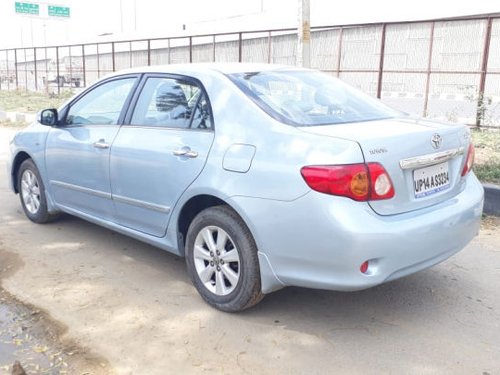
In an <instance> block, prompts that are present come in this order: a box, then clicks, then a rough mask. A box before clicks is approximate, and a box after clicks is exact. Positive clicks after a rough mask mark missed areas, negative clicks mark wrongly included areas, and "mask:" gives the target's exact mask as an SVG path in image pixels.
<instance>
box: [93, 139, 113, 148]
mask: <svg viewBox="0 0 500 375" xmlns="http://www.w3.org/2000/svg"><path fill="white" fill-rule="evenodd" d="M93 145H94V147H95V148H101V149H106V148H109V147H110V146H111V145H110V144H109V143H106V141H105V140H104V139H99V140H98V141H97V142H94V143H93Z"/></svg>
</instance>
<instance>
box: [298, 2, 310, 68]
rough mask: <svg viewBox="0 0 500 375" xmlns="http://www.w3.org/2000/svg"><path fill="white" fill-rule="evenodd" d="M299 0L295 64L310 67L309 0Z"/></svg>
mask: <svg viewBox="0 0 500 375" xmlns="http://www.w3.org/2000/svg"><path fill="white" fill-rule="evenodd" d="M298 1H299V14H298V18H299V27H298V30H297V31H298V36H299V37H298V41H297V66H302V67H304V68H310V67H311V12H310V10H311V7H310V0H298Z"/></svg>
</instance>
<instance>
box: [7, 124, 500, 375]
mask: <svg viewBox="0 0 500 375" xmlns="http://www.w3.org/2000/svg"><path fill="white" fill-rule="evenodd" d="M6 137H7V131H6V130H5V129H2V128H0V159H2V158H4V157H5V151H6V150H5V146H6V141H5V140H6ZM5 181H6V172H5V162H4V161H3V160H0V224H1V225H0V265H2V264H3V265H5V264H6V262H9V265H12V268H11V269H10V271H9V272H8V273H7V274H6V275H4V277H3V278H2V280H1V282H2V286H3V288H4V289H6V290H7V291H8V292H9V293H11V294H12V295H14V296H15V297H17V298H18V299H20V300H22V301H25V302H27V303H30V304H33V305H34V306H36V307H37V308H39V309H41V310H43V311H46V312H47V314H49V315H50V316H51V318H52V319H53V320H54V321H56V322H58V323H59V324H60V325H61V326H64V327H66V328H65V329H64V330H62V331H61V335H62V339H70V340H72V341H73V342H75V343H77V344H78V345H80V346H81V347H86V348H89V350H90V351H91V352H92V353H94V354H95V355H97V356H100V357H102V358H104V359H105V360H107V361H108V363H109V364H110V367H111V368H113V369H114V372H116V373H118V374H174V373H175V374H178V373H183V374H189V373H215V374H240V373H241V374H244V373H249V374H328V373H335V374H381V373H384V374H402V373H404V374H478V375H488V374H490V375H493V374H500V287H499V286H500V227H498V224H499V221H498V220H497V221H495V220H488V221H487V223H486V225H484V228H483V229H482V231H481V233H480V235H479V236H478V237H477V238H476V239H475V240H474V241H473V242H472V243H471V244H470V245H469V246H468V247H467V248H466V249H465V250H464V251H462V252H461V253H459V254H457V255H456V256H454V257H452V258H451V259H449V260H447V261H446V262H444V263H442V264H440V265H438V266H435V267H433V268H431V269H429V270H426V271H423V272H420V273H418V274H415V275H412V276H409V277H407V278H404V279H401V280H397V281H394V282H391V283H388V284H385V285H382V286H379V287H376V288H372V289H369V290H365V291H361V292H355V293H338V292H330V291H318V290H308V289H299V288H287V289H283V290H281V291H278V292H275V293H273V294H271V295H268V296H267V297H266V298H265V299H264V300H263V301H262V302H261V303H260V304H259V305H258V306H256V307H255V308H253V309H251V310H249V311H246V312H244V313H240V314H226V313H221V312H219V311H217V310H214V309H212V308H210V307H209V306H207V305H206V304H205V303H203V302H202V300H201V298H200V297H199V296H198V294H197V293H196V291H195V289H194V287H193V286H192V285H191V283H190V281H189V278H188V276H187V273H186V270H185V265H184V261H183V259H180V258H177V257H175V256H172V255H170V254H168V253H166V252H163V251H161V250H158V249H156V248H153V247H151V246H148V245H145V244H142V243H140V242H138V241H135V240H132V239H130V238H127V237H124V236H122V235H119V234H115V233H113V232H111V231H109V230H106V229H103V228H100V227H98V226H96V225H93V224H89V223H87V222H85V221H82V220H80V219H76V218H72V217H69V216H64V217H62V218H61V219H60V220H59V221H57V222H55V223H52V224H48V225H36V224H33V223H31V222H29V221H28V220H27V219H26V218H25V217H24V215H23V214H22V210H21V207H20V204H19V200H18V197H17V196H15V195H13V194H12V193H11V192H10V191H9V190H8V189H7V188H6V184H5ZM401 247H402V250H404V244H401ZM0 268H1V267H0ZM0 277H1V276H0ZM1 356H2V354H1V353H0V357H1ZM102 371H103V372H111V370H109V369H103V370H102Z"/></svg>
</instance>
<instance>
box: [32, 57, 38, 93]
mask: <svg viewBox="0 0 500 375" xmlns="http://www.w3.org/2000/svg"><path fill="white" fill-rule="evenodd" d="M36 61H37V60H36V47H33V65H34V69H33V70H34V72H35V91H38V74H37V73H38V72H37V69H36Z"/></svg>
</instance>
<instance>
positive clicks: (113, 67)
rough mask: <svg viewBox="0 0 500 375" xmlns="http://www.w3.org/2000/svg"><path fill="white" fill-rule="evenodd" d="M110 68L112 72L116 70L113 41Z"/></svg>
mask: <svg viewBox="0 0 500 375" xmlns="http://www.w3.org/2000/svg"><path fill="white" fill-rule="evenodd" d="M111 69H113V72H114V71H115V70H116V69H115V42H111Z"/></svg>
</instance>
